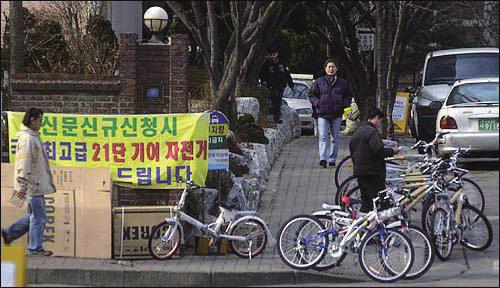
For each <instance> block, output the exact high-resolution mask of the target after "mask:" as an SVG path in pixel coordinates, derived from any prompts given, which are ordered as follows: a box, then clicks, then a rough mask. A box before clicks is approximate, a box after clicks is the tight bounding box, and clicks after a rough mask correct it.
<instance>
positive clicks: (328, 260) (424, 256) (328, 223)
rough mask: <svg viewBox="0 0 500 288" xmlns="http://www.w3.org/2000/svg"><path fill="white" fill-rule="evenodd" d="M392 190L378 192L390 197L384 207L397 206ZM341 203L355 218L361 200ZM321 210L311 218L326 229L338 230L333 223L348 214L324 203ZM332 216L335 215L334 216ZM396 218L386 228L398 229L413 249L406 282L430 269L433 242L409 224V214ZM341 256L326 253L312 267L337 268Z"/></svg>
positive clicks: (345, 199) (421, 230) (423, 232)
mask: <svg viewBox="0 0 500 288" xmlns="http://www.w3.org/2000/svg"><path fill="white" fill-rule="evenodd" d="M393 189H394V187H390V188H388V189H385V190H383V191H380V192H379V197H380V195H381V194H382V195H386V194H387V195H388V196H386V197H385V198H388V199H389V197H390V199H391V200H390V201H388V200H386V201H388V204H386V206H396V205H399V202H400V201H398V200H394V199H393V195H394V194H393V193H392V190H393ZM342 202H343V204H344V206H345V207H346V208H347V209H348V210H349V211H350V213H351V214H352V216H351V217H355V215H356V213H357V211H358V210H359V207H357V208H358V209H356V208H354V207H356V206H357V205H359V204H362V201H361V200H359V199H356V198H348V197H344V198H343V199H342ZM322 208H323V209H325V210H322V211H317V212H314V213H313V216H315V217H316V218H318V220H320V221H321V222H322V223H323V225H325V227H326V228H327V229H331V228H336V229H338V224H336V223H335V222H336V221H338V220H337V219H342V218H339V217H340V216H342V217H349V213H347V212H343V211H342V210H340V209H342V207H341V206H338V205H330V204H328V203H324V204H323V206H322ZM332 214H335V216H334V215H332ZM398 218H399V219H398V220H397V221H391V222H390V223H389V224H388V225H387V226H386V227H387V228H396V229H398V230H399V231H401V232H403V233H404V234H405V235H406V236H408V238H409V239H410V240H411V242H412V245H413V248H414V250H415V261H414V263H413V266H412V268H411V270H410V271H409V272H408V273H407V274H406V275H405V277H404V279H408V280H413V279H417V278H419V277H421V276H422V275H424V274H425V273H426V272H427V271H428V270H429V269H430V267H431V266H432V263H433V262H434V255H435V253H434V245H433V241H432V239H431V238H430V237H429V236H428V235H427V233H426V232H425V231H424V230H423V229H421V228H420V227H417V226H415V225H412V224H410V221H409V214H408V213H407V212H406V211H405V210H404V209H402V210H401V214H400V215H399V216H398ZM390 220H391V219H390ZM330 243H331V240H330ZM343 256H344V255H343ZM343 256H342V257H339V258H335V257H333V256H330V254H329V253H327V255H326V256H325V258H324V259H323V260H321V261H320V262H319V263H318V264H317V265H316V266H314V267H313V269H315V270H318V271H323V270H327V269H330V268H333V267H335V266H338V265H340V263H341V262H342V260H343Z"/></svg>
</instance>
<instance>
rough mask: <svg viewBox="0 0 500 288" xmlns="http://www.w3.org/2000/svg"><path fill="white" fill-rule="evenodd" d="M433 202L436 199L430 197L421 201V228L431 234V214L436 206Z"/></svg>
mask: <svg viewBox="0 0 500 288" xmlns="http://www.w3.org/2000/svg"><path fill="white" fill-rule="evenodd" d="M435 202H436V200H435V199H434V197H432V198H429V199H428V200H427V201H424V202H423V203H422V215H421V220H422V228H423V229H424V231H425V233H426V234H427V235H431V234H432V214H433V213H434V210H436V208H437V207H436V205H434V203H435Z"/></svg>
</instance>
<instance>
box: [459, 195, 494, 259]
mask: <svg viewBox="0 0 500 288" xmlns="http://www.w3.org/2000/svg"><path fill="white" fill-rule="evenodd" d="M461 219H462V223H461V224H462V242H461V243H462V245H463V246H465V247H467V248H469V249H471V250H474V251H483V250H485V249H488V247H490V245H491V241H492V239H493V230H492V228H491V224H490V221H489V220H488V218H486V216H485V215H484V214H483V213H482V212H481V211H480V210H479V209H478V208H476V207H474V206H471V205H468V204H464V206H463V207H462V217H461Z"/></svg>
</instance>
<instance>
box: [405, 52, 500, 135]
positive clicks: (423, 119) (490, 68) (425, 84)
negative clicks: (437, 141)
mask: <svg viewBox="0 0 500 288" xmlns="http://www.w3.org/2000/svg"><path fill="white" fill-rule="evenodd" d="M498 76H499V74H498V48H463V49H450V50H440V51H434V52H430V53H429V54H427V56H426V58H425V64H424V68H423V73H422V83H421V86H420V87H419V88H418V90H417V93H416V97H414V99H413V101H412V105H411V110H410V119H409V128H410V131H411V134H412V136H413V137H415V138H417V139H423V140H425V141H430V140H432V139H433V138H434V135H435V133H436V131H435V127H436V117H437V113H438V111H439V110H437V109H433V108H432V107H430V106H429V104H430V103H431V102H432V101H441V102H443V101H444V99H445V98H446V96H447V95H448V93H449V92H450V89H451V87H452V85H453V84H454V83H455V81H457V80H461V79H467V78H480V77H498Z"/></svg>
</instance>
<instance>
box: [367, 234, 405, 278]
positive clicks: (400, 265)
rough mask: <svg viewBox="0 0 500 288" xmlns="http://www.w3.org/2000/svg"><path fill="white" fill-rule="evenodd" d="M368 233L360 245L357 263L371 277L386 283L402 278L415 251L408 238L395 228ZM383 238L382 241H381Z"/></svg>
mask: <svg viewBox="0 0 500 288" xmlns="http://www.w3.org/2000/svg"><path fill="white" fill-rule="evenodd" d="M384 234H385V235H384V236H385V237H384V239H382V238H381V233H380V231H379V230H377V231H374V232H372V233H370V234H368V235H367V236H366V237H365V238H364V239H363V241H362V242H361V245H360V250H359V255H358V257H359V263H360V264H361V268H362V269H363V272H364V273H365V274H366V275H367V276H368V277H370V278H371V279H373V280H375V281H378V282H383V283H388V282H394V281H397V280H399V279H401V278H403V277H404V276H405V275H406V274H407V273H408V272H409V271H410V269H411V268H412V265H413V262H414V258H415V256H414V255H415V251H414V250H413V245H412V244H411V241H410V239H409V238H408V237H407V236H405V235H404V234H403V233H401V232H400V231H398V230H396V229H389V230H386V231H385V233H384ZM382 240H384V241H382Z"/></svg>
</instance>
